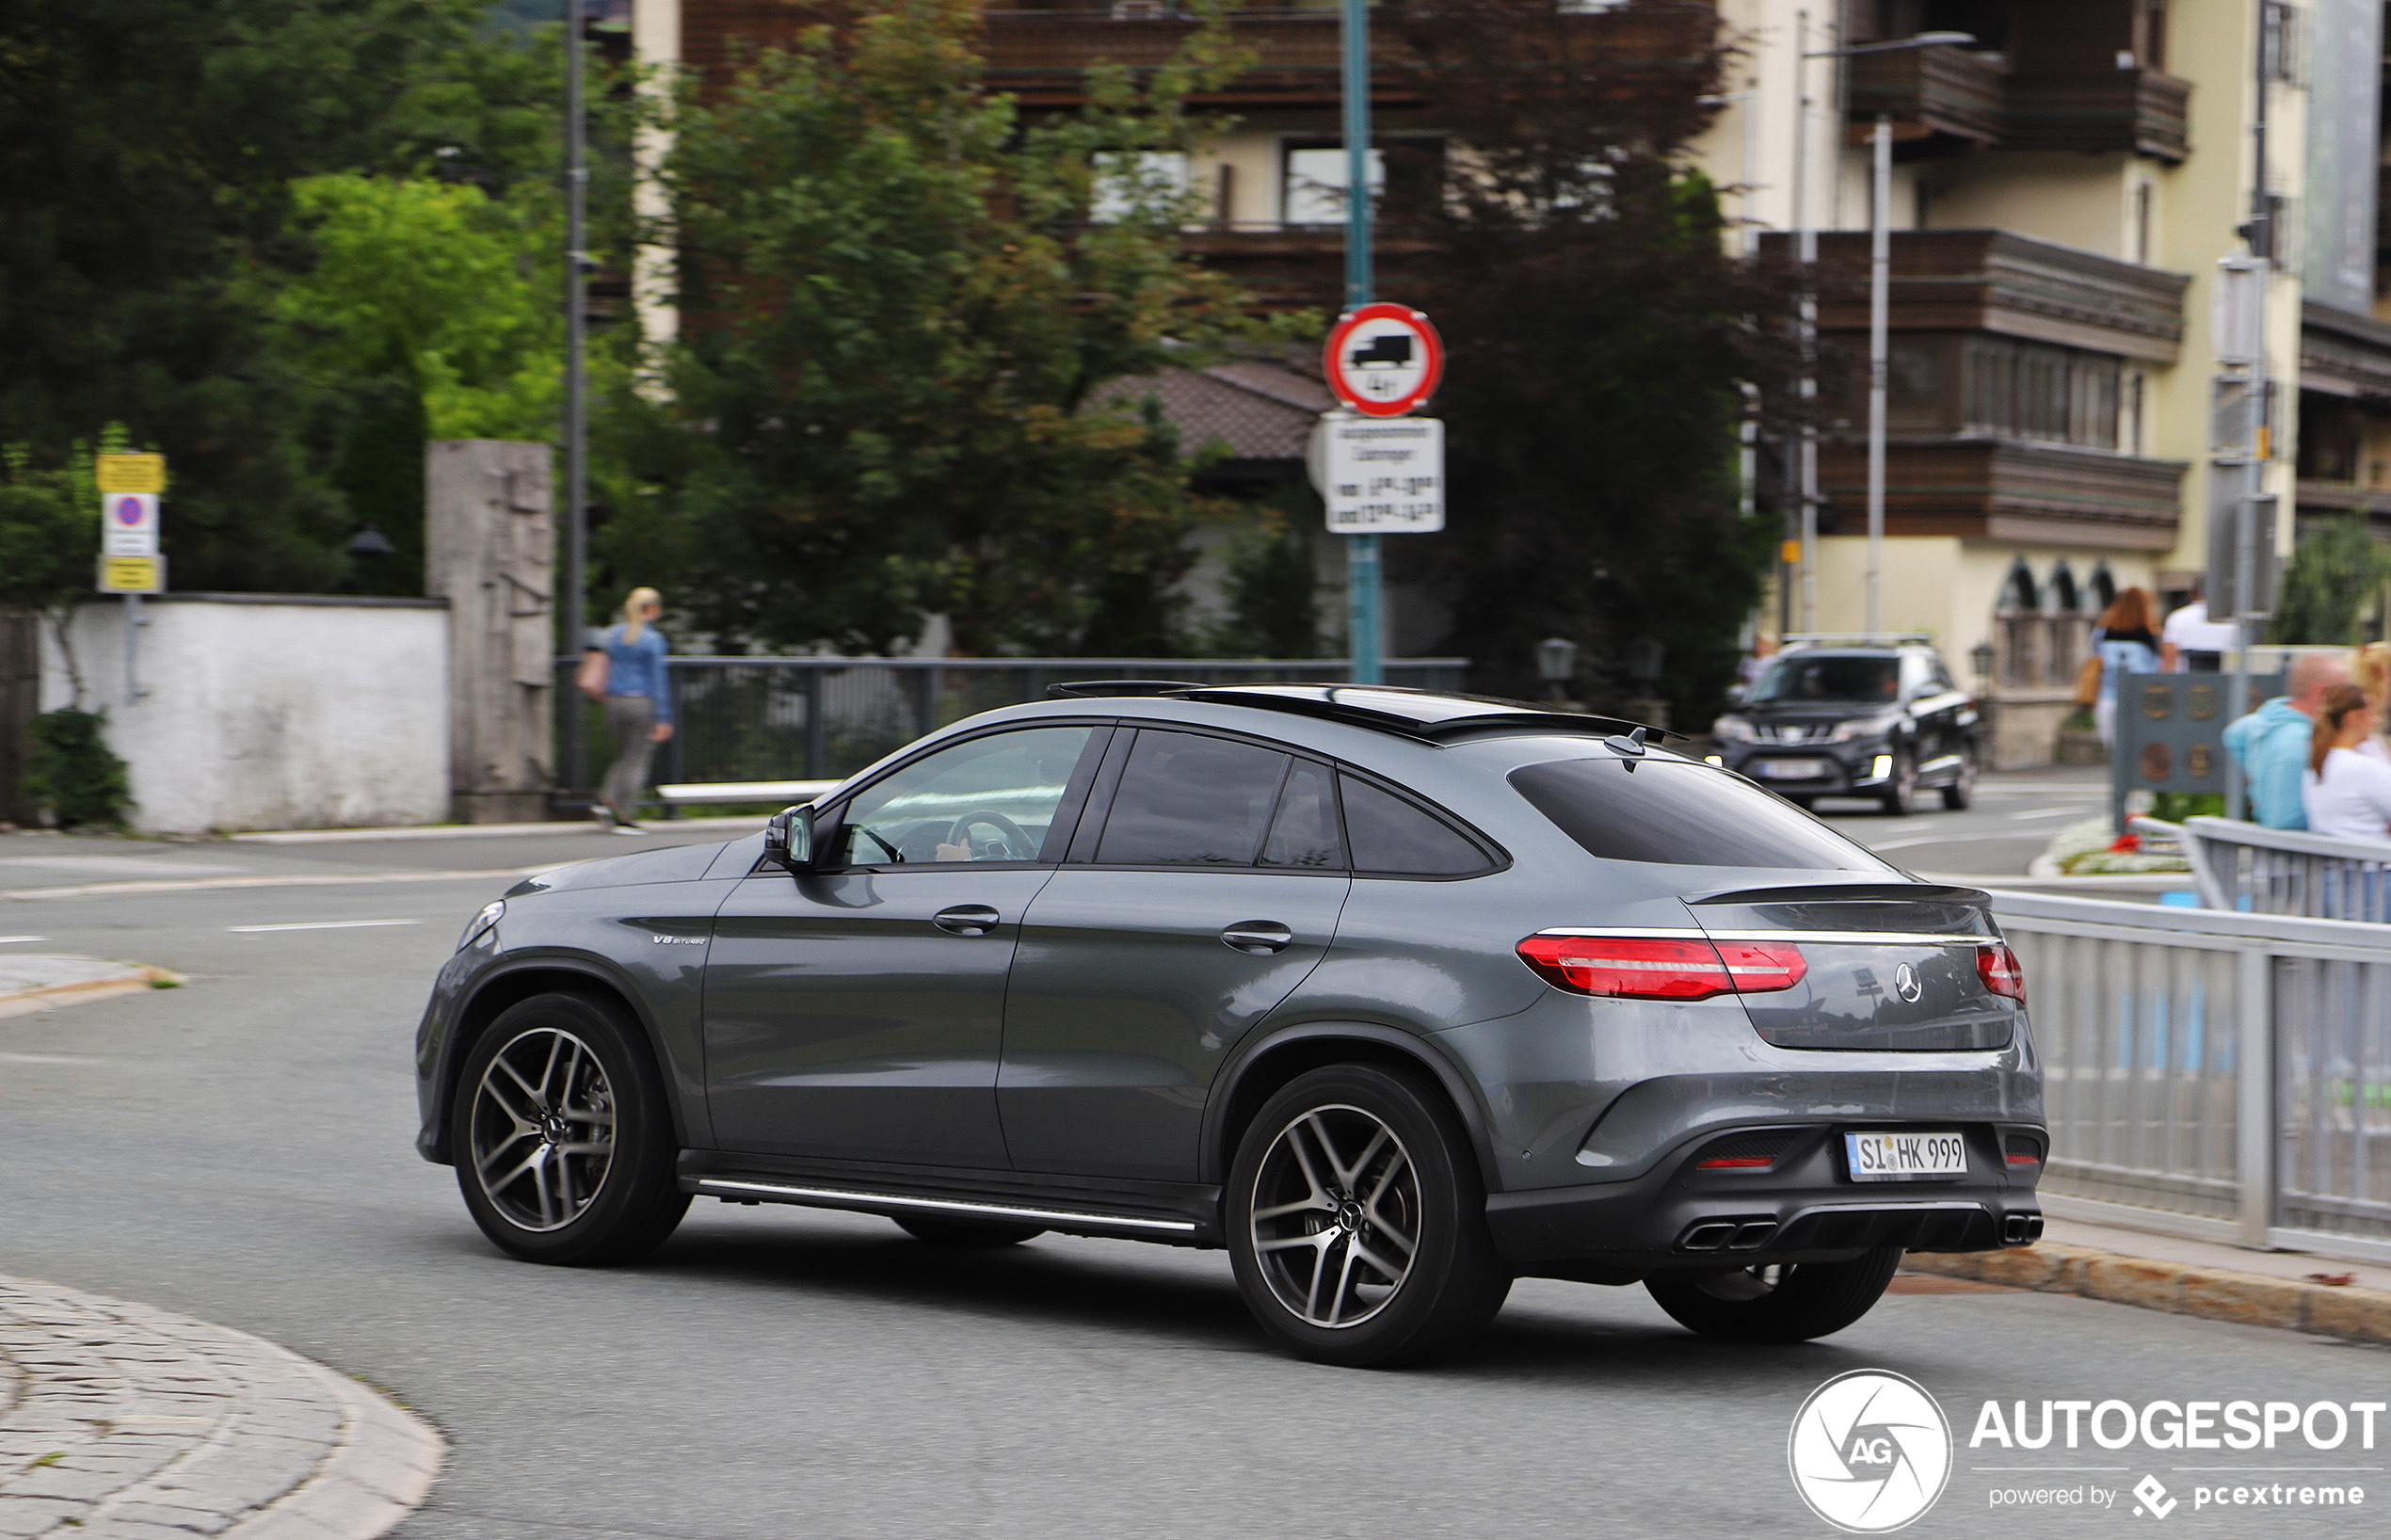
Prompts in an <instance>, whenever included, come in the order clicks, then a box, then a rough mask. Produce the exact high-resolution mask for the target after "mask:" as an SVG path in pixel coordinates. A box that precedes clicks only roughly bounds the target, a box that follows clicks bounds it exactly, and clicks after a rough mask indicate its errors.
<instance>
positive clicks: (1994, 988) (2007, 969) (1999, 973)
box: [1976, 941, 2026, 1005]
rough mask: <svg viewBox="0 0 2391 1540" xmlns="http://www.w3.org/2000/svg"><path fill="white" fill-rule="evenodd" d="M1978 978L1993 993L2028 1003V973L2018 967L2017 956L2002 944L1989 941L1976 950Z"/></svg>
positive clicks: (2021, 1002)
mask: <svg viewBox="0 0 2391 1540" xmlns="http://www.w3.org/2000/svg"><path fill="white" fill-rule="evenodd" d="M1976 976H1977V977H1978V978H1980V979H1982V980H1983V981H1984V987H1985V988H1986V989H1988V990H1990V991H1991V992H1992V993H1994V994H1997V995H2007V996H2008V997H2009V998H2010V999H2012V1000H2014V1001H2015V1002H2017V1003H2019V1004H2021V1005H2023V1004H2024V1003H2026V971H2025V970H2024V969H2023V968H2020V967H2018V966H2017V954H2016V953H2014V952H2012V951H2010V950H2009V948H2008V947H2007V946H2005V945H2003V944H2002V943H2001V942H1998V941H1988V942H1986V943H1985V944H1984V945H1982V946H1980V947H1978V948H1977V949H1976Z"/></svg>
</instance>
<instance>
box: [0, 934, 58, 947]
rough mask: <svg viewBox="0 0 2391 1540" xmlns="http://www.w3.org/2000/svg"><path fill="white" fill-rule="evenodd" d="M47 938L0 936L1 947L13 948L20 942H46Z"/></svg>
mask: <svg viewBox="0 0 2391 1540" xmlns="http://www.w3.org/2000/svg"><path fill="white" fill-rule="evenodd" d="M48 939H49V938H48V937H47V936H0V946H12V945H14V944H15V943H17V942H19V941H46V940H48Z"/></svg>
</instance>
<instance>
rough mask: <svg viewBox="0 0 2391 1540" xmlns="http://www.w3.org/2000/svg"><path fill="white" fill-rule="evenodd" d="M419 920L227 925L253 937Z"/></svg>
mask: <svg viewBox="0 0 2391 1540" xmlns="http://www.w3.org/2000/svg"><path fill="white" fill-rule="evenodd" d="M422 923H423V922H422V921H421V920H301V921H299V922H297V923H295V924H288V925H227V926H225V927H224V928H225V929H226V930H229V931H232V932H233V933H234V934H236V935H255V934H256V933H258V932H260V931H267V930H362V929H364V928H365V927H366V926H368V925H420V924H422Z"/></svg>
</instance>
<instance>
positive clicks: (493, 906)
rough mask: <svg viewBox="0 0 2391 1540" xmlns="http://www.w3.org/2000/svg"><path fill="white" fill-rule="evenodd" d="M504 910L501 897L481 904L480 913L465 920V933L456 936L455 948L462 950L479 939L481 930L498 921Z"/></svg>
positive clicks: (504, 905)
mask: <svg viewBox="0 0 2391 1540" xmlns="http://www.w3.org/2000/svg"><path fill="white" fill-rule="evenodd" d="M505 912H506V901H505V899H503V898H494V899H492V900H490V901H489V903H487V904H485V905H483V906H482V912H481V913H479V914H477V915H475V916H473V918H472V919H471V920H468V921H466V922H465V934H464V935H462V936H459V937H458V938H457V951H459V952H462V951H464V950H465V949H466V948H467V947H469V946H472V945H473V943H474V942H475V941H477V940H479V939H481V934H482V932H484V931H486V930H488V929H489V927H490V926H492V925H494V924H496V923H498V919H499V916H501V915H503V914H505Z"/></svg>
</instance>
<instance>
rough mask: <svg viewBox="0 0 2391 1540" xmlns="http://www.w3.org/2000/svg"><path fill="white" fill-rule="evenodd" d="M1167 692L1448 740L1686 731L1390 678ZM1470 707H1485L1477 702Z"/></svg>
mask: <svg viewBox="0 0 2391 1540" xmlns="http://www.w3.org/2000/svg"><path fill="white" fill-rule="evenodd" d="M1170 693H1171V694H1172V695H1175V696H1177V697H1179V698H1181V699H1184V700H1201V701H1205V702H1208V703H1211V704H1213V705H1221V706H1257V707H1260V708H1262V709H1263V710H1266V711H1282V712H1291V713H1293V714H1296V715H1300V716H1316V717H1321V718H1324V719H1325V720H1328V721H1333V722H1346V723H1350V724H1352V725H1353V726H1356V727H1365V728H1375V729H1378V730H1380V731H1384V732H1397V733H1401V734H1403V735H1404V737H1407V738H1417V739H1420V740H1421V741H1422V742H1426V743H1443V742H1446V741H1449V740H1452V739H1456V738H1466V737H1470V736H1474V735H1476V734H1479V733H1484V732H1568V733H1585V734H1588V735H1592V736H1597V737H1612V736H1616V735H1618V734H1620V733H1634V732H1639V731H1640V732H1641V733H1642V734H1643V736H1644V738H1645V740H1647V741H1648V740H1657V739H1659V738H1661V737H1664V736H1665V737H1672V738H1682V737H1684V736H1685V734H1683V733H1681V732H1664V731H1663V730H1661V729H1659V728H1653V727H1648V726H1645V724H1644V723H1641V722H1629V721H1627V720H1625V719H1623V718H1620V717H1615V716H1588V715H1583V714H1579V713H1576V712H1555V711H1547V710H1545V709H1543V708H1542V707H1540V706H1532V705H1530V704H1528V703H1527V702H1525V701H1519V700H1504V699H1501V698H1499V697H1495V696H1480V695H1459V694H1452V693H1448V692H1445V691H1441V690H1414V689H1408V688H1404V687H1402V686H1398V685H1391V684H1227V685H1189V686H1187V687H1185V688H1182V689H1178V690H1174V691H1171V692H1170ZM1473 707H1484V708H1487V709H1484V710H1472V709H1471V708H1473Z"/></svg>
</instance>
